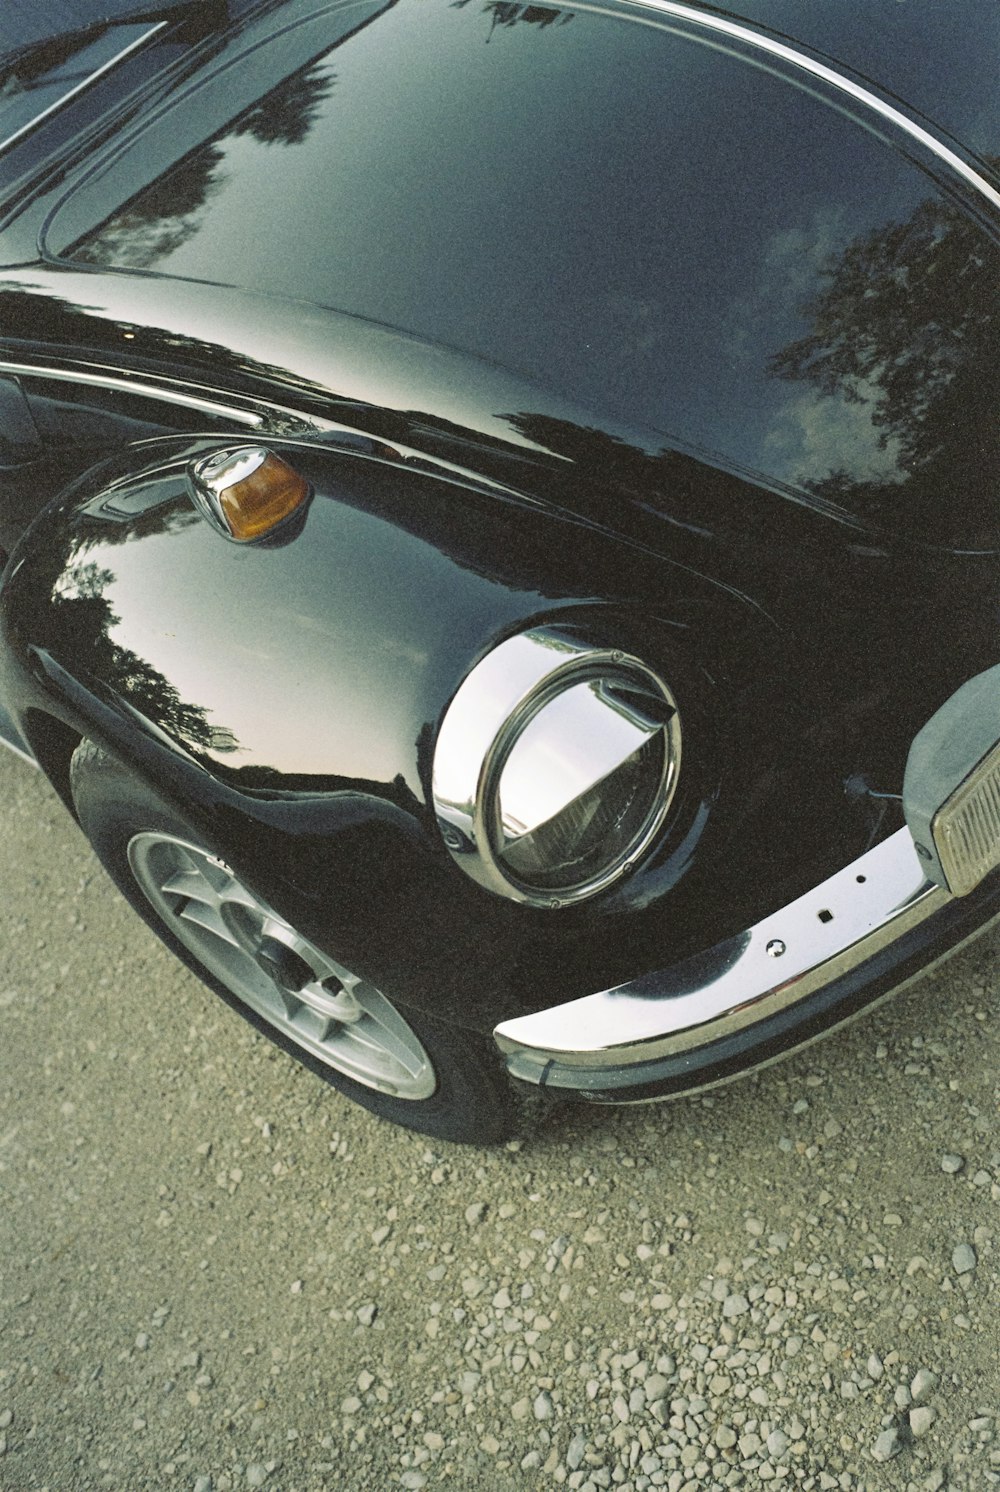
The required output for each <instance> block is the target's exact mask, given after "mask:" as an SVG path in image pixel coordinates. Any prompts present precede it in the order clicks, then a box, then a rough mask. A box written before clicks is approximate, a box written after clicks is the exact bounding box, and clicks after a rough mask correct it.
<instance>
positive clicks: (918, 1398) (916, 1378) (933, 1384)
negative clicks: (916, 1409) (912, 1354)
mask: <svg viewBox="0 0 1000 1492" xmlns="http://www.w3.org/2000/svg"><path fill="white" fill-rule="evenodd" d="M937 1381H938V1377H937V1374H936V1373H932V1372H931V1370H930V1368H918V1369H917V1371H916V1373H915V1374H914V1375H913V1382H912V1383H911V1384H910V1397H911V1398H912V1400H913V1402H914V1404H921V1403H923V1401H924V1399H926V1398H927V1396H928V1394H930V1393H931V1392H932V1391H933V1390H934V1389H935V1388H937Z"/></svg>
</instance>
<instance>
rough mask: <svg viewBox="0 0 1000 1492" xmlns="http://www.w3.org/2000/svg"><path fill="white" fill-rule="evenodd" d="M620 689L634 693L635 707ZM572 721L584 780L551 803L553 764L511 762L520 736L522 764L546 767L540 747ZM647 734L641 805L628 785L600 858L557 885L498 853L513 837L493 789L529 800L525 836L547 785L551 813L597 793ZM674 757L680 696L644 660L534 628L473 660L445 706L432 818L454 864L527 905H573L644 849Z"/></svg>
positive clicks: (610, 881) (672, 788) (657, 825)
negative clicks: (612, 837)
mask: <svg viewBox="0 0 1000 1492" xmlns="http://www.w3.org/2000/svg"><path fill="white" fill-rule="evenodd" d="M626 697H627V698H630V699H633V700H634V701H636V705H635V708H634V710H633V709H630V707H629V705H628V703H627V698H626ZM647 715H648V717H649V718H648V720H646V718H645V717H646V716H647ZM560 716H563V717H565V718H564V719H562V720H561V721H560V718H559V717H560ZM581 722H582V723H583V725H584V729H583V730H582V731H580V732H578V736H579V740H578V741H577V742H576V745H577V746H578V747H579V746H580V745H581V742H582V743H583V745H582V757H581V759H580V760H579V761H578V762H577V764H576V765H577V767H578V770H579V773H580V774H581V775H580V777H579V783H580V784H582V787H581V790H580V792H578V793H573V792H571V793H570V795H569V797H567V798H566V800H565V802H558V801H556V798H557V797H559V796H564V795H565V794H564V790H562V789H560V788H557V787H556V785H555V772H554V770H553V771H550V772H549V774H548V777H549V780H548V783H547V784H546V783H545V782H543V783H542V784H541V785H538V784H536V783H532V782H531V781H530V780H529V779H530V777H531V773H530V772H526V771H524V770H521V771H518V770H517V764H516V762H515V766H514V767H511V760H512V757H515V754H516V753H517V749H518V747H519V746H520V747H521V755H522V756H525V757H527V762H526V763H524V764H523V765H524V767H526V768H530V767H532V766H533V765H538V764H542V765H543V766H544V758H545V756H546V752H547V748H548V747H549V746H550V745H551V746H552V747H553V749H555V748H557V747H558V746H559V744H560V743H559V742H558V741H556V740H555V732H557V731H558V730H559V729H562V730H563V731H564V732H565V731H566V730H567V727H568V726H569V727H572V725H573V724H574V723H581ZM526 742H528V743H530V744H527V745H526V744H525V743H526ZM630 742H631V743H632V746H633V747H634V749H633V750H632V754H631V756H630V755H629V746H630ZM644 742H648V743H651V754H653V755H654V756H656V757H657V758H658V760H657V762H655V763H654V764H653V768H654V770H652V771H649V772H648V774H647V777H646V780H645V782H644V783H643V797H642V801H641V802H640V803H639V806H638V808H636V807H635V802H636V799H635V796H634V795H633V798H632V799H631V800H630V803H629V812H630V813H631V814H632V818H633V822H632V824H631V827H630V829H629V831H628V832H627V834H626V837H625V839H624V840H623V841H622V843H621V844H619V845H617V846H615V845H613V844H612V845H609V847H608V853H607V856H606V857H605V859H604V860H603V861H602V862H601V863H600V864H599V865H598V866H595V867H592V869H591V871H590V872H589V873H588V874H586V875H584V876H583V877H582V878H579V879H576V880H572V879H570V880H567V882H566V884H559V882H558V879H555V880H551V879H550V880H549V882H548V883H547V884H544V885H542V884H538V883H537V882H532V881H531V880H530V879H529V878H527V877H525V876H524V875H523V874H519V873H517V872H516V871H515V870H514V868H513V866H512V865H511V864H510V863H508V861H507V859H506V858H505V850H506V851H507V852H508V853H509V851H510V847H511V845H512V844H513V843H514V842H515V841H514V840H513V839H511V838H510V836H509V826H510V816H509V815H508V816H507V817H506V818H505V815H504V812H503V810H502V807H501V803H502V795H503V794H504V793H505V792H506V794H507V796H508V798H509V797H510V796H512V795H513V796H517V795H519V796H520V800H521V802H522V803H525V802H528V801H529V800H530V804H531V808H532V817H534V818H535V823H534V826H533V827H529V828H528V829H527V830H524V841H523V842H527V837H528V836H529V835H531V834H533V833H536V832H537V831H538V830H539V829H544V828H545V825H546V822H547V821H546V819H545V807H544V804H545V802H546V793H549V795H550V798H551V803H552V810H553V811H552V814H551V815H550V820H551V821H553V822H554V820H555V818H557V817H558V816H559V815H560V814H562V813H564V812H565V811H566V810H567V808H569V806H570V805H571V804H572V803H576V802H579V801H580V799H581V793H582V794H585V793H587V792H590V793H597V792H598V790H599V786H600V784H601V783H602V782H608V783H610V782H611V781H612V779H613V778H614V777H615V775H616V774H617V773H618V772H619V771H621V769H622V768H623V767H625V766H626V765H627V764H628V762H629V761H631V760H633V759H634V756H635V752H636V751H638V750H640V749H641V748H642V746H643V744H644ZM565 744H567V745H569V744H570V742H569V741H568V739H567V740H566V742H565ZM623 752H624V753H625V754H624V755H622V753H623ZM556 754H558V752H557V753H556ZM577 755H578V756H581V753H580V751H579V750H578V752H577ZM619 758H620V759H619ZM680 761H681V721H680V715H679V712H678V708H677V702H676V700H675V698H674V695H673V693H672V691H671V689H670V687H669V686H668V685H667V683H666V682H665V680H664V679H663V678H661V677H660V675H659V674H658V673H657V672H656V671H655V670H654V669H653V668H651V667H649V666H648V665H647V664H646V663H644V662H643V661H642V660H641V659H639V658H637V657H635V656H634V655H633V654H631V653H629V652H625V651H623V650H621V649H618V648H607V647H600V646H596V645H594V644H592V643H589V642H587V641H584V640H581V639H580V638H578V637H574V636H572V635H570V634H568V633H566V632H562V631H560V630H559V629H557V628H554V627H538V628H533V629H531V630H530V631H526V632H522V633H519V634H518V635H517V636H514V637H510V638H508V639H507V640H506V641H505V642H502V643H500V644H499V645H498V646H497V647H495V648H494V649H493V650H492V652H490V653H488V654H487V655H486V656H485V657H484V658H483V659H481V661H480V662H479V663H478V664H476V666H475V667H474V668H473V669H472V670H471V672H470V673H469V674H468V675H467V676H466V678H465V679H464V681H463V683H462V684H461V686H460V688H459V689H458V691H457V693H456V694H455V696H454V698H453V700H452V702H451V704H450V705H449V707H448V709H447V711H446V712H445V716H444V719H443V721H442V724H441V729H440V731H439V734H438V740H437V746H436V749H435V755H434V772H433V798H434V808H435V813H436V815H437V820H438V826H439V828H440V830H441V834H442V837H443V839H444V842H445V845H446V846H447V848H448V850H449V852H450V853H451V855H452V857H453V859H454V860H455V862H456V864H457V865H459V866H460V867H461V869H462V870H463V871H464V872H465V874H466V875H468V876H470V877H471V878H472V879H473V880H474V881H476V882H477V883H478V884H479V885H481V886H483V887H485V888H486V889H487V890H489V891H492V892H494V893H496V894H497V895H500V896H504V897H507V898H508V899H511V900H514V901H518V902H522V903H525V904H527V905H529V906H536V907H561V906H571V905H575V904H576V903H579V902H583V901H586V900H589V899H590V898H591V897H594V896H597V895H598V894H600V893H601V892H602V891H605V890H607V889H608V888H609V887H611V886H613V885H614V884H615V883H616V882H617V881H619V880H620V879H621V878H622V877H623V876H625V875H626V874H627V873H628V872H629V871H631V870H632V869H633V868H634V867H635V866H636V865H637V864H638V863H639V861H640V860H642V859H643V858H644V857H645V856H646V855H647V854H648V853H649V852H650V850H651V849H652V847H653V846H654V844H655V843H656V841H657V839H658V837H659V835H660V832H661V830H662V828H663V825H664V822H665V820H666V818H667V815H668V813H669V810H670V806H671V803H672V801H673V798H674V794H675V792H676V787H677V780H678V774H679V770H680ZM605 766H606V767H607V771H606V772H605V771H603V770H602V768H603V767H605ZM508 769H509V770H508ZM561 769H562V764H561V763H560V770H561ZM505 774H506V777H505ZM541 775H542V777H543V778H544V777H545V773H544V771H543V772H542V773H541ZM505 783H506V787H505ZM552 794H555V796H552ZM540 804H541V805H542V806H541V807H539V805H540ZM539 813H541V815H542V816H541V818H539V817H538V814H539ZM518 827H520V828H522V829H523V825H519V826H518Z"/></svg>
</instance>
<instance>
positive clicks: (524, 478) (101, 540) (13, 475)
mask: <svg viewBox="0 0 1000 1492" xmlns="http://www.w3.org/2000/svg"><path fill="white" fill-rule="evenodd" d="M737 3H738V4H740V9H739V13H736V12H734V11H729V10H726V11H723V10H719V9H716V8H714V7H710V6H708V5H703V4H699V3H689V0H684V3H675V0H606V3H600V4H597V3H591V0H583V3H581V4H576V5H573V6H572V7H571V8H567V9H556V8H553V7H551V6H547V5H521V4H513V3H508V0H388V3H386V0H337V3H322V0H280V3H279V0H267V3H264V4H259V3H252V0H230V3H229V4H228V6H226V5H223V4H219V5H214V6H206V5H190V4H187V5H185V4H175V5H173V6H169V7H162V6H161V7H159V8H157V7H155V6H154V7H152V8H151V7H150V6H149V5H145V6H143V5H142V4H135V3H130V0H119V4H118V12H119V13H118V14H117V16H116V17H114V18H112V20H110V21H104V22H103V23H102V24H101V25H100V26H85V25H81V28H80V29H79V30H78V31H76V32H71V33H70V34H67V35H65V36H62V37H61V38H60V39H59V40H58V41H52V40H51V39H47V40H43V39H39V38H38V37H34V38H30V37H29V38H27V39H22V40H21V42H20V43H19V44H18V45H12V46H10V47H9V49H8V55H7V57H6V59H5V62H4V75H5V78H6V82H5V84H4V87H3V90H2V92H0V137H2V139H3V141H4V143H3V145H2V146H0V182H2V205H0V266H3V268H2V270H0V463H2V473H0V476H2V485H0V546H2V551H3V552H2V554H0V558H3V559H5V560H6V569H5V572H4V579H3V588H2V597H0V606H2V634H0V686H2V695H3V699H4V701H5V715H4V717H3V722H4V733H5V734H6V735H7V737H8V738H9V741H10V743H11V744H13V745H14V746H15V747H16V748H17V749H19V750H21V751H22V752H23V753H24V754H26V755H28V756H30V757H31V758H33V759H34V760H36V761H37V762H38V764H39V765H40V767H41V768H42V770H43V771H44V772H45V774H46V775H47V777H48V778H49V779H50V780H51V782H52V784H53V786H54V787H55V789H56V791H57V792H58V793H59V794H60V795H61V797H62V798H63V800H64V801H65V803H66V805H67V807H68V808H69V809H70V810H71V812H72V813H73V814H74V815H75V816H76V817H77V819H78V821H79V823H80V825H81V827H82V829H83V831H84V833H85V834H86V835H87V836H88V838H89V839H90V841H91V842H92V844H93V846H94V848H95V849H96V851H97V854H98V855H99V857H100V858H101V860H102V861H103V863H104V865H105V866H106V867H107V869H108V871H109V872H110V874H111V875H112V877H113V878H114V879H115V880H116V882H117V883H118V885H119V886H120V887H121V889H122V891H123V892H124V893H125V895H126V896H127V897H128V898H129V900H130V901H131V902H132V904H133V905H134V906H135V907H136V908H137V910H138V911H139V912H140V913H141V914H142V915H143V916H144V917H145V918H146V920H147V921H148V922H149V923H151V924H152V925H153V926H154V927H155V928H156V929H157V930H158V931H159V932H160V934H161V935H162V936H163V937H164V939H165V941H166V942H167V943H168V944H169V945H170V946H171V947H172V948H174V949H175V950H176V952H177V953H178V954H179V955H180V957H181V958H183V959H184V960H185V961H186V962H187V963H188V964H189V965H191V966H192V967H193V968H194V969H196V970H197V971H198V972H199V973H200V974H201V975H202V976H203V977H204V979H205V981H206V983H207V984H209V985H210V986H211V987H212V988H213V989H215V990H216V991H217V992H218V993H219V994H221V995H222V996H223V997H224V998H225V999H227V1000H228V1001H229V1002H230V1003H231V1004H232V1005H234V1006H235V1007H236V1008H237V1009H239V1010H240V1011H241V1012H242V1013H243V1014H245V1015H246V1016H247V1017H248V1018H249V1019H250V1020H251V1021H252V1022H253V1023H254V1024H255V1025H256V1026H258V1027H259V1028H260V1029H261V1030H263V1031H264V1032H266V1033H267V1034H268V1035H270V1036H272V1037H273V1038H274V1039H275V1040H276V1041H277V1042H278V1043H279V1044H280V1045H281V1046H283V1047H285V1048H286V1049H287V1050H288V1051H290V1052H292V1053H293V1054H294V1055H295V1056H297V1057H298V1058H300V1059H301V1060H302V1061H303V1062H305V1063H306V1064H307V1065H308V1066H309V1067H311V1068H313V1069H314V1070H315V1071H316V1072H317V1073H318V1074H319V1075H320V1076H322V1077H324V1078H326V1079H328V1080H329V1081H330V1082H332V1083H333V1084H334V1085H335V1086H336V1087H338V1088H340V1089H342V1090H343V1091H344V1092H345V1093H347V1094H349V1095H350V1096H351V1097H353V1098H355V1099H357V1100H358V1101H359V1102H360V1103H362V1104H365V1105H366V1106H367V1107H369V1108H371V1109H373V1110H375V1111H376V1112H378V1113H380V1114H383V1115H385V1116H387V1117H389V1118H391V1119H394V1120H397V1121H398V1122H400V1123H403V1124H406V1125H410V1126H412V1127H413V1128H414V1129H418V1130H424V1131H426V1132H428V1133H431V1134H435V1135H439V1136H443V1137H447V1138H452V1139H469V1140H475V1141H480V1142H482V1141H491V1140H498V1139H502V1138H504V1137H506V1136H508V1135H510V1134H512V1133H515V1132H516V1131H517V1129H518V1127H519V1126H520V1125H521V1124H522V1122H523V1121H524V1118H525V1116H526V1115H527V1114H529V1113H530V1112H531V1111H533V1110H534V1109H535V1108H537V1107H538V1105H539V1103H540V1102H542V1101H544V1100H545V1099H546V1097H548V1098H549V1099H551V1098H553V1097H556V1098H559V1097H564V1098H582V1099H587V1100H591V1101H597V1102H624V1101H634V1100H638V1099H647V1098H657V1097H663V1096H666V1095H669V1094H675V1093H679V1092H686V1091H692V1090H694V1089H697V1088H699V1087H703V1086H706V1085H710V1084H713V1083H717V1082H719V1081H722V1080H724V1079H726V1078H728V1077H730V1076H732V1075H733V1074H735V1073H737V1072H739V1071H743V1070H746V1069H747V1068H749V1067H751V1066H754V1065H758V1064H761V1063H763V1062H766V1061H769V1060H771V1059H773V1058H774V1057H776V1056H778V1055H780V1054H782V1053H783V1052H785V1051H787V1050H789V1049H791V1048H793V1047H796V1046H798V1045H800V1044H802V1043H803V1042H805V1041H808V1040H810V1039H812V1038H813V1037H815V1036H817V1035H819V1034H820V1033H821V1032H823V1031H824V1030H826V1029H828V1028H829V1027H831V1026H833V1025H835V1024H837V1023H838V1022H841V1021H843V1020H845V1019H846V1018H848V1017H850V1016H852V1015H854V1014H856V1013H857V1012H858V1011H860V1010H861V1009H863V1008H864V1007H866V1006H868V1005H870V1004H871V1003H872V1002H873V1001H874V1000H875V999H876V998H878V997H879V996H881V995H882V994H884V993H886V992H887V991H889V990H890V989H892V988H894V987H896V986H898V985H899V984H900V983H901V982H903V981H904V980H905V979H907V978H909V977H910V976H912V975H914V974H916V973H917V972H919V971H920V970H922V969H924V968H925V967H926V966H927V965H928V964H929V963H931V962H932V961H933V960H935V959H936V958H938V957H939V956H940V955H941V954H942V953H944V952H946V951H947V950H948V949H950V948H952V947H954V946H956V945H957V944H958V943H959V942H961V941H962V940H963V939H964V938H966V937H967V936H969V935H970V934H971V933H972V932H974V931H977V930H979V929H980V928H982V927H983V926H984V925H985V924H986V923H987V922H988V921H989V920H990V919H991V917H992V916H994V915H995V914H996V913H997V911H998V910H1000V878H998V871H997V865H998V862H1000V744H998V742H1000V648H998V643H1000V604H998V603H1000V588H998V563H997V552H998V547H1000V525H998V502H997V473H998V460H997V457H998V450H997V439H998V420H997V415H998V407H997V393H996V388H997V368H998V366H1000V321H998V315H997V311H998V305H997V290H998V285H1000V276H998V248H997V239H998V232H1000V175H998V163H1000V111H998V92H997V89H996V86H995V84H996V64H997V58H998V56H1000V45H998V43H1000V8H998V7H997V6H996V4H995V0H953V3H951V4H949V5H948V6H946V7H945V6H942V5H941V4H940V0H909V3H908V4H906V5H905V6H903V5H899V4H897V3H896V0H865V3H861V0H859V3H857V4H853V5H849V6H848V5H844V4H843V3H842V0H813V3H811V4H810V5H808V6H805V5H803V6H799V7H792V6H791V5H790V4H789V3H788V0H737ZM32 13H33V14H34V12H32ZM25 14H26V12H25ZM106 14H107V7H105V9H104V10H103V11H102V15H105V16H106ZM23 18H24V17H23V15H22V19H23Z"/></svg>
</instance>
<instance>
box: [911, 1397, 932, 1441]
mask: <svg viewBox="0 0 1000 1492" xmlns="http://www.w3.org/2000/svg"><path fill="white" fill-rule="evenodd" d="M934 1418H935V1416H934V1410H933V1409H932V1408H931V1406H930V1405H929V1404H919V1405H917V1406H916V1407H915V1408H913V1409H911V1410H910V1429H911V1430H912V1431H913V1434H914V1435H915V1436H916V1438H917V1439H918V1440H919V1439H920V1438H921V1436H923V1435H926V1434H927V1432H928V1430H929V1429H930V1427H931V1425H932V1424H933V1423H934Z"/></svg>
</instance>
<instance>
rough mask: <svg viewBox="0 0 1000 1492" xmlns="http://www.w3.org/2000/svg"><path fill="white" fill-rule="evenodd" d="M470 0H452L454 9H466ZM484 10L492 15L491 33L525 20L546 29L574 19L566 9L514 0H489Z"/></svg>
mask: <svg viewBox="0 0 1000 1492" xmlns="http://www.w3.org/2000/svg"><path fill="white" fill-rule="evenodd" d="M468 4H469V0H452V7H451V8H452V10H464V9H465V7H466V6H467V5H468ZM483 10H484V11H485V13H486V14H487V15H488V16H489V17H490V35H491V36H492V34H493V32H494V31H495V30H497V29H498V28H499V27H504V26H505V27H508V28H509V27H512V26H516V25H518V23H519V22H522V21H523V22H524V23H525V24H526V25H529V26H537V27H538V28H539V30H544V28H545V27H546V26H565V25H566V23H567V22H568V21H571V20H572V19H573V16H572V14H571V13H570V12H569V11H566V10H553V9H552V7H551V6H548V5H515V4H513V3H512V0H487V3H486V4H485V5H484V6H483Z"/></svg>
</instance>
